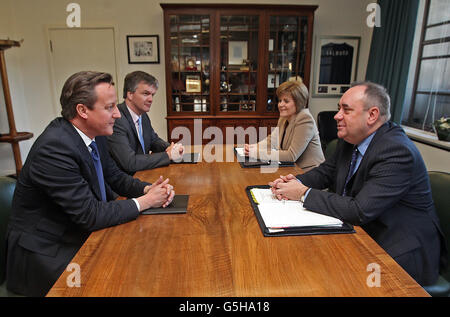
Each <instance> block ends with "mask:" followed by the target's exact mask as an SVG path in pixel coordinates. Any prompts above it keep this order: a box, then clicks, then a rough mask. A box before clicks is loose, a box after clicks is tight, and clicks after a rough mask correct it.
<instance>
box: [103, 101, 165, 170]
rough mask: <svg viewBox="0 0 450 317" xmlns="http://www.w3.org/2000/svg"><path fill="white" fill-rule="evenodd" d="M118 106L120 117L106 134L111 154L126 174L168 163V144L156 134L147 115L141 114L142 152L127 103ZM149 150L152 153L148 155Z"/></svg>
mask: <svg viewBox="0 0 450 317" xmlns="http://www.w3.org/2000/svg"><path fill="white" fill-rule="evenodd" d="M118 108H119V110H120V114H121V116H122V117H121V118H119V119H117V120H116V122H115V124H114V133H113V134H112V135H111V136H108V143H109V150H110V153H111V156H112V157H113V158H114V160H115V161H116V162H117V164H118V165H119V167H120V168H122V170H124V171H125V172H127V173H128V174H134V173H136V172H137V171H140V170H146V169H152V168H156V167H160V166H165V165H169V164H170V159H169V155H167V153H166V152H165V150H166V148H167V147H168V146H169V145H170V144H169V143H168V142H166V141H164V140H163V139H161V138H160V137H159V136H158V134H156V132H155V131H154V130H153V128H152V124H151V123H150V119H149V118H148V116H147V115H145V114H144V115H142V131H143V136H144V145H145V152H144V151H142V146H141V143H140V142H139V137H138V134H137V131H136V126H135V123H134V122H133V119H132V118H131V114H130V112H129V111H128V108H127V105H126V104H125V102H123V103H121V104H120V105H118ZM149 151H152V154H150V155H149V154H148V152H149Z"/></svg>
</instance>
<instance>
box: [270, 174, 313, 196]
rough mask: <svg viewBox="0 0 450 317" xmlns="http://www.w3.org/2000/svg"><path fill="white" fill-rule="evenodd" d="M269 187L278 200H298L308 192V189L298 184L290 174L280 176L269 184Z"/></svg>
mask: <svg viewBox="0 0 450 317" xmlns="http://www.w3.org/2000/svg"><path fill="white" fill-rule="evenodd" d="M269 185H270V187H271V190H272V193H273V194H274V195H275V196H276V197H277V199H278V200H283V199H285V200H300V198H301V197H302V196H303V195H304V194H305V192H306V191H307V190H308V187H306V186H305V185H303V184H302V183H301V182H299V181H298V180H297V178H296V177H295V176H294V175H292V174H289V175H287V176H282V175H280V178H277V179H276V180H274V181H273V182H270V183H269Z"/></svg>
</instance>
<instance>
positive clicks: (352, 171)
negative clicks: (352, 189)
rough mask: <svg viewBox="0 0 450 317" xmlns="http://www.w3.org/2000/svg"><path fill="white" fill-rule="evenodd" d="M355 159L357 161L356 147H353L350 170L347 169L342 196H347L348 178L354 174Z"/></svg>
mask: <svg viewBox="0 0 450 317" xmlns="http://www.w3.org/2000/svg"><path fill="white" fill-rule="evenodd" d="M357 159H358V147H356V146H355V148H354V149H353V152H352V160H351V161H350V168H349V169H348V174H347V178H346V179H345V185H344V192H343V193H342V196H346V195H347V184H348V182H349V180H350V178H352V176H353V174H354V173H355V165H356V160H357Z"/></svg>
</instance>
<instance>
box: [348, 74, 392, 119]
mask: <svg viewBox="0 0 450 317" xmlns="http://www.w3.org/2000/svg"><path fill="white" fill-rule="evenodd" d="M351 86H352V87H355V86H365V87H366V90H365V91H364V95H365V101H364V108H365V109H366V110H368V109H369V108H370V107H373V106H375V107H377V108H378V109H379V110H380V116H382V117H384V119H385V121H389V119H391V112H390V108H391V98H390V97H389V94H388V92H387V89H386V88H385V87H383V86H381V85H379V84H375V83H373V82H371V81H359V82H354V83H352V85H351Z"/></svg>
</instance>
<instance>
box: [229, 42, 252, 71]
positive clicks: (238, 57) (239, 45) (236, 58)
mask: <svg viewBox="0 0 450 317" xmlns="http://www.w3.org/2000/svg"><path fill="white" fill-rule="evenodd" d="M247 45H248V43H247V41H229V42H228V64H229V65H244V64H245V60H246V59H247V56H248V51H247Z"/></svg>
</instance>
